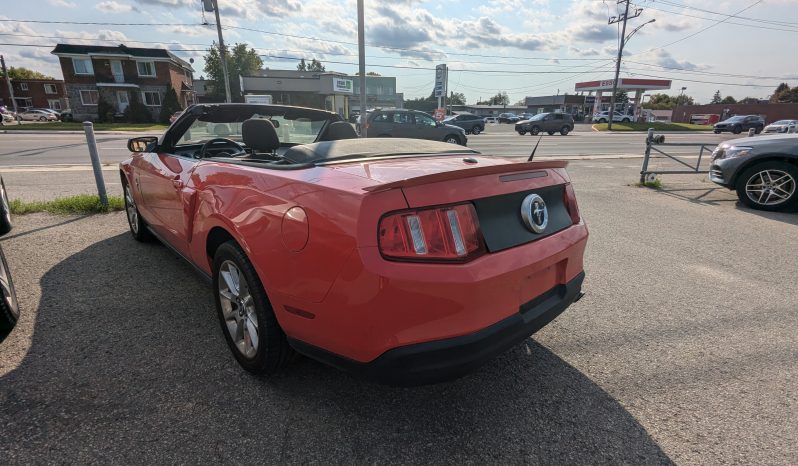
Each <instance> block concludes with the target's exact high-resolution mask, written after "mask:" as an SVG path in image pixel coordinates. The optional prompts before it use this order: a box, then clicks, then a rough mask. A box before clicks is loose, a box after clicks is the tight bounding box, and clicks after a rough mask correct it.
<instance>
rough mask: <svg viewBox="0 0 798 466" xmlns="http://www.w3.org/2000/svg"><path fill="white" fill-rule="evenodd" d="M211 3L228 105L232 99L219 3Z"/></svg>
mask: <svg viewBox="0 0 798 466" xmlns="http://www.w3.org/2000/svg"><path fill="white" fill-rule="evenodd" d="M211 1H212V2H213V12H214V14H216V32H218V33H219V57H220V59H221V60H222V74H223V75H224V95H225V102H227V103H228V104H229V103H230V102H232V101H233V99H232V98H231V96H230V75H229V74H228V73H227V49H225V47H224V37H222V21H221V20H220V19H219V2H218V1H217V0H211Z"/></svg>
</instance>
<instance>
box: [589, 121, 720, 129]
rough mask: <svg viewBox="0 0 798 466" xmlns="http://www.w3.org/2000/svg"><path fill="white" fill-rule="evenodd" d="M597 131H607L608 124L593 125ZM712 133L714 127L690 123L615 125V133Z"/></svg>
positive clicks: (613, 125)
mask: <svg viewBox="0 0 798 466" xmlns="http://www.w3.org/2000/svg"><path fill="white" fill-rule="evenodd" d="M593 128H595V129H596V131H607V123H597V124H595V125H593ZM649 128H654V131H712V126H708V125H693V124H690V123H658V122H653V123H613V124H612V130H613V131H648V129H649Z"/></svg>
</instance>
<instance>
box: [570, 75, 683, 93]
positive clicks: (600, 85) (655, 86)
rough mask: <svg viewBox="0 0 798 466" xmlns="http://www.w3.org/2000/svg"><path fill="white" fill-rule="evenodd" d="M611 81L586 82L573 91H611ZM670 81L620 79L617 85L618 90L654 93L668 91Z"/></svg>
mask: <svg viewBox="0 0 798 466" xmlns="http://www.w3.org/2000/svg"><path fill="white" fill-rule="evenodd" d="M612 84H613V80H612V79H608V80H605V81H587V82H584V83H576V85H575V86H574V90H575V91H577V92H579V91H612ZM670 88H671V81H670V79H633V78H621V80H620V82H619V83H618V89H631V90H641V91H643V92H645V91H654V90H660V89H670Z"/></svg>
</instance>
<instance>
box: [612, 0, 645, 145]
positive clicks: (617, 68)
mask: <svg viewBox="0 0 798 466" xmlns="http://www.w3.org/2000/svg"><path fill="white" fill-rule="evenodd" d="M630 1H631V0H618V4H619V5H620V4H621V3H625V4H626V7H625V9H624V13H623V14H622V15H621V16H613V17H611V18H610V19H609V21H608V22H607V24H615V23H619V22H621V21H623V28H622V30H621V37H620V44H618V59H617V60H616V61H615V79H613V80H612V96H611V97H610V112H609V118H607V129H608V130H612V120H613V118H614V117H615V94H617V93H618V76H619V75H620V74H621V57H623V46H624V44H625V43H626V21H627V20H628V19H629V2H630ZM642 12H643V9H642V8H638V9H636V10H635V12H634V15H633V16H632V18H637V17H638V16H640V13H642Z"/></svg>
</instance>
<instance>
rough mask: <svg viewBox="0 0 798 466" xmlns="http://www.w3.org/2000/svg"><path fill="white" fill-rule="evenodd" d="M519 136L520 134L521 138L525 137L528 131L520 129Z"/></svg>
mask: <svg viewBox="0 0 798 466" xmlns="http://www.w3.org/2000/svg"><path fill="white" fill-rule="evenodd" d="M518 134H520V135H521V136H523V135H525V134H526V131H524V130H522V129H519V130H518Z"/></svg>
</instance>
